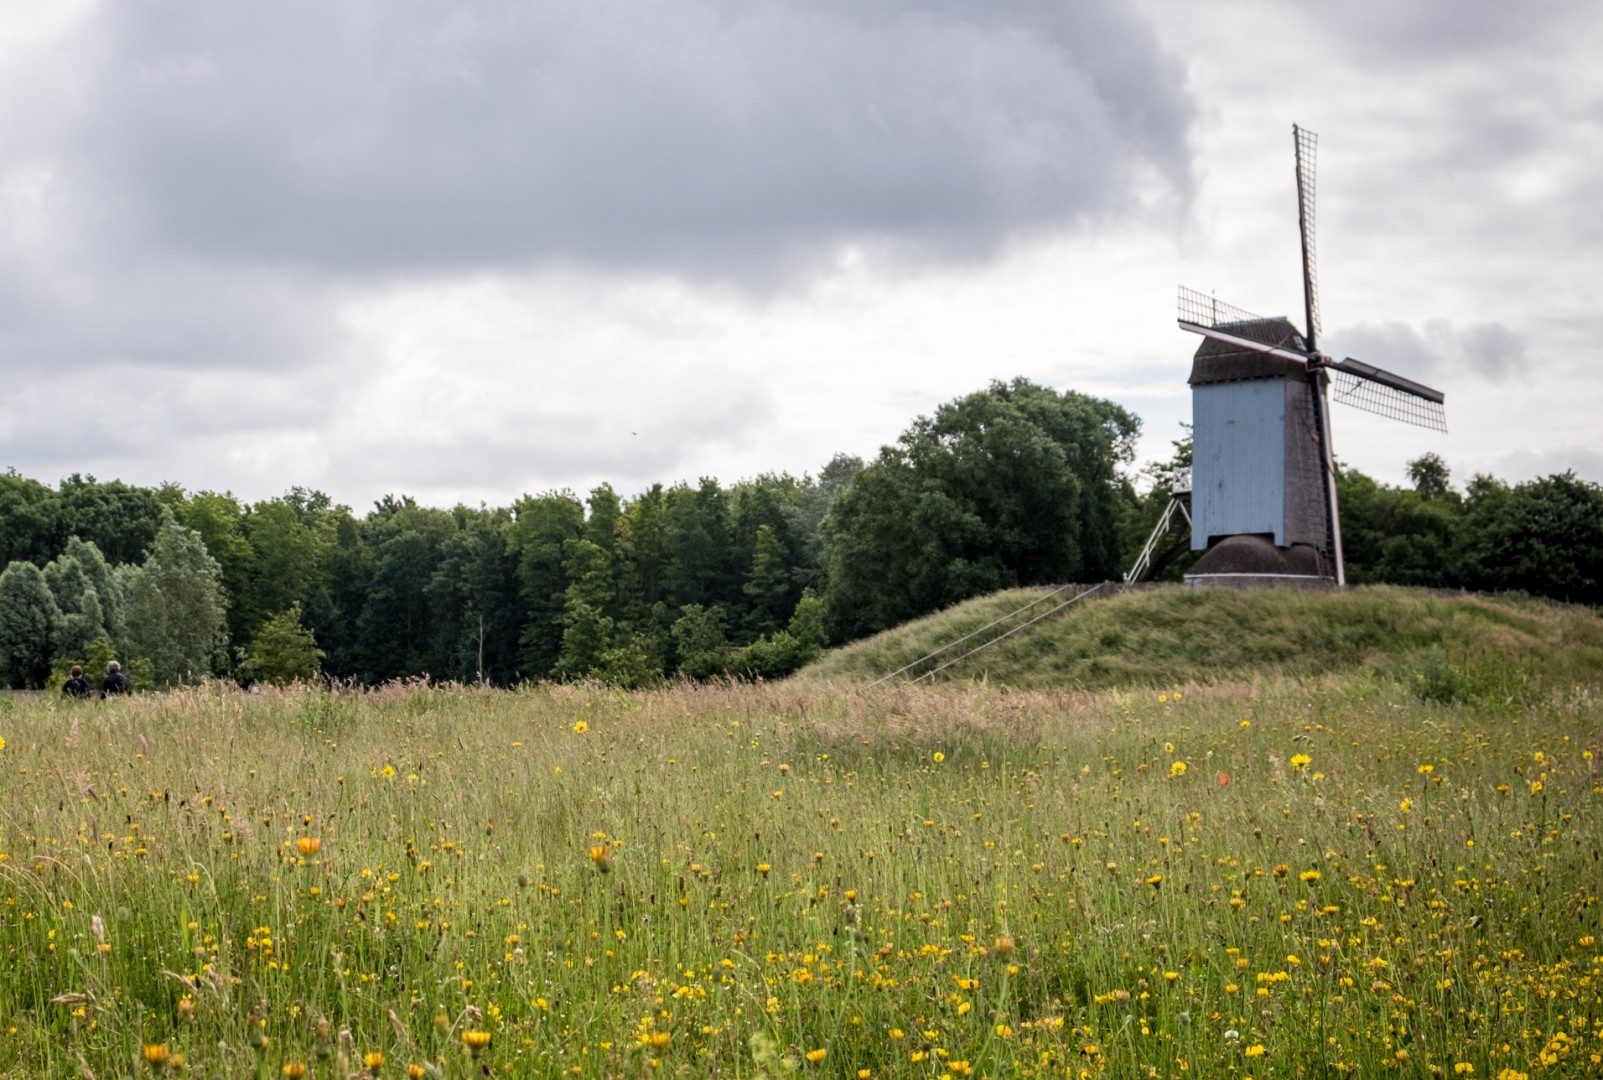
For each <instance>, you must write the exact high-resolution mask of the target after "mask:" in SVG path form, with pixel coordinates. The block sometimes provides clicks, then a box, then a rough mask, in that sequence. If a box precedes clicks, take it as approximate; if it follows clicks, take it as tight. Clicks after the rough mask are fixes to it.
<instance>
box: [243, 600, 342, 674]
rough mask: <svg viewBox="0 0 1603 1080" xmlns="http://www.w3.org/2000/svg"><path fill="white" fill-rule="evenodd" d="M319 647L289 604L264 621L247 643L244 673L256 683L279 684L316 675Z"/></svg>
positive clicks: (297, 609) (294, 606) (298, 610)
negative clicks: (249, 643) (254, 636)
mask: <svg viewBox="0 0 1603 1080" xmlns="http://www.w3.org/2000/svg"><path fill="white" fill-rule="evenodd" d="M323 655H324V654H323V650H322V649H319V648H318V647H317V639H316V638H315V637H313V636H312V632H311V631H310V630H308V629H306V628H305V627H304V626H302V625H301V608H300V605H299V604H292V605H290V607H289V608H287V609H286V610H284V611H281V612H279V613H278V614H277V615H274V616H273V617H272V618H270V619H268V620H267V621H266V622H264V623H262V626H261V629H260V630H258V631H257V632H256V638H255V640H254V641H252V642H251V646H250V659H249V660H248V661H246V664H245V669H246V670H245V674H246V675H247V676H248V677H250V678H252V679H255V680H257V681H259V682H266V683H274V684H277V685H283V684H285V683H292V682H296V681H297V680H299V681H309V680H311V679H315V678H317V676H318V674H319V673H320V672H321V671H322V662H323Z"/></svg>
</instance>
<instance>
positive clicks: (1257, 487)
mask: <svg viewBox="0 0 1603 1080" xmlns="http://www.w3.org/2000/svg"><path fill="white" fill-rule="evenodd" d="M1191 421H1192V437H1193V440H1194V441H1193V444H1192V465H1191V549H1192V550H1193V551H1201V550H1202V549H1204V548H1206V547H1207V546H1208V540H1209V538H1210V537H1215V536H1235V535H1238V534H1242V533H1272V534H1273V535H1274V538H1275V543H1276V544H1277V545H1280V546H1284V545H1285V543H1286V538H1285V520H1286V514H1285V502H1286V478H1285V469H1286V463H1285V452H1286V385H1285V380H1284V379H1249V380H1245V381H1243V382H1230V383H1213V384H1211V385H1206V386H1197V387H1193V388H1192V390H1191Z"/></svg>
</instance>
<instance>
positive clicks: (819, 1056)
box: [803, 1046, 829, 1065]
mask: <svg viewBox="0 0 1603 1080" xmlns="http://www.w3.org/2000/svg"><path fill="white" fill-rule="evenodd" d="M828 1053H829V1051H828V1050H826V1049H824V1048H823V1047H822V1046H820V1047H819V1048H818V1049H817V1050H809V1051H807V1053H806V1054H804V1055H803V1056H804V1057H805V1058H806V1059H807V1064H809V1065H817V1064H820V1063H821V1062H822V1061H823V1060H824V1058H825V1056H826V1055H828Z"/></svg>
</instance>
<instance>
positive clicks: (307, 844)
mask: <svg viewBox="0 0 1603 1080" xmlns="http://www.w3.org/2000/svg"><path fill="white" fill-rule="evenodd" d="M295 850H296V851H298V852H300V853H301V856H302V857H303V858H307V859H310V858H311V857H312V856H313V855H316V854H317V853H318V852H319V851H322V850H323V841H321V840H319V839H318V838H317V837H315V836H303V837H301V838H300V839H298V840H296V841H295Z"/></svg>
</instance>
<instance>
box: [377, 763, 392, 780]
mask: <svg viewBox="0 0 1603 1080" xmlns="http://www.w3.org/2000/svg"><path fill="white" fill-rule="evenodd" d="M379 775H380V776H382V777H384V779H386V780H394V779H395V766H394V765H386V766H384V768H382V769H380V770H379Z"/></svg>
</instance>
